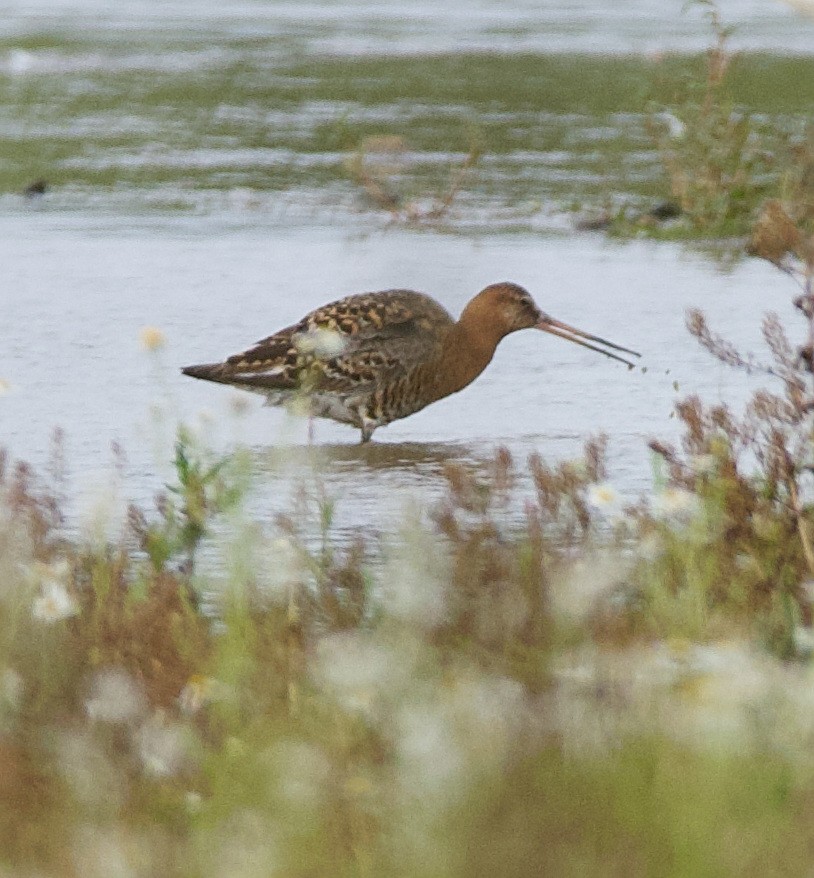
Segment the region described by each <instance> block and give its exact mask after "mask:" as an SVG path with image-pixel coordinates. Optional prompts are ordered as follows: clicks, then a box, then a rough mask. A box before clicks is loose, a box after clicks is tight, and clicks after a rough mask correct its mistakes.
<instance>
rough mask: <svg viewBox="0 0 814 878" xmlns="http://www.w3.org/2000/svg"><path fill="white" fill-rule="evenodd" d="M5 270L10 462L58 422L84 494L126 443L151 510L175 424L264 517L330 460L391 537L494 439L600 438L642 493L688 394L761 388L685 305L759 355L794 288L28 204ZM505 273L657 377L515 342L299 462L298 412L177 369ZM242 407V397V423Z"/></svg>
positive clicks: (555, 342) (561, 248)
mask: <svg viewBox="0 0 814 878" xmlns="http://www.w3.org/2000/svg"><path fill="white" fill-rule="evenodd" d="M0 261H2V264H3V265H4V266H6V281H7V286H6V289H7V290H8V291H9V298H8V307H9V311H8V313H9V314H10V315H12V317H11V319H7V320H4V321H3V322H2V324H0V375H2V376H3V377H4V378H5V379H6V380H8V381H9V382H10V383H11V385H12V390H11V392H10V393H8V394H7V395H6V396H4V397H3V398H2V400H0V405H2V412H3V417H2V422H1V423H2V442H3V444H4V445H7V446H9V447H10V448H11V449H12V450H13V452H14V453H15V454H16V455H18V456H24V457H27V458H31V459H33V460H34V461H35V462H42V461H44V460H45V458H46V457H47V452H48V447H49V434H50V431H51V428H52V427H54V426H60V427H62V428H63V429H64V430H65V432H66V436H67V452H68V462H69V467H70V470H71V472H72V473H73V474H74V479H75V482H76V483H78V484H80V485H82V484H85V483H88V482H90V483H93V481H94V480H97V481H98V480H99V478H100V476H99V474H100V473H101V472H103V471H104V470H105V469H107V468H109V467H110V462H111V460H112V456H111V453H110V450H109V449H110V443H111V441H116V442H118V443H119V444H120V445H121V446H122V447H123V448H124V450H125V452H126V455H127V466H126V469H127V472H128V478H127V480H126V490H127V492H128V493H129V496H131V497H133V498H134V499H138V500H145V499H147V498H148V497H149V496H150V494H151V493H152V491H153V490H154V489H155V488H156V487H157V486H158V485H159V484H160V482H161V479H162V478H164V477H166V476H168V472H167V470H166V468H165V467H160V466H159V462H160V461H161V460H166V459H168V457H169V454H170V448H171V438H172V433H173V426H172V425H173V423H174V420H175V418H176V417H181V418H182V419H183V420H185V421H187V422H188V423H190V424H192V425H193V426H195V427H196V428H197V429H198V430H200V431H201V433H202V434H203V435H204V436H205V437H206V439H207V441H211V442H214V443H215V444H216V446H217V447H228V446H230V445H233V444H234V443H236V442H240V443H242V444H246V445H248V446H249V448H250V449H251V450H252V454H253V457H254V459H255V461H256V464H257V469H258V471H259V472H260V474H261V477H260V478H259V479H258V485H257V490H258V496H259V497H260V498H261V499H260V500H259V501H258V502H259V503H260V505H261V506H263V505H264V501H265V506H266V507H267V508H268V509H269V510H271V509H277V510H279V509H280V508H284V507H285V505H286V503H287V502H288V500H289V498H290V484H289V477H290V475H291V473H292V472H298V473H300V474H303V473H306V474H307V473H310V472H312V471H313V470H317V469H318V470H319V471H320V472H321V473H322V474H323V478H324V480H325V483H326V487H327V488H328V490H329V493H330V494H332V495H333V496H335V497H337V498H339V499H340V501H341V502H340V519H339V520H340V524H341V526H343V527H344V526H347V525H348V524H349V523H351V522H353V523H356V524H362V525H366V524H367V525H370V526H374V525H375V526H378V525H379V524H381V522H382V518H381V516H382V514H386V515H391V514H395V509H396V508H397V507H398V506H400V504H401V503H402V502H403V501H404V498H405V493H412V492H413V491H418V492H419V493H422V492H424V493H425V494H426V493H429V494H430V495H434V494H435V493H436V492H437V490H438V486H439V474H440V471H441V469H442V466H443V463H444V461H445V460H447V459H469V460H482V459H484V458H485V457H488V455H489V454H490V452H491V450H492V449H494V448H495V447H496V446H497V445H501V444H503V445H506V446H508V447H509V448H510V449H511V450H512V452H513V453H515V455H516V456H517V458H518V459H519V460H521V461H522V460H523V459H525V457H526V456H527V455H528V454H529V453H530V452H532V451H538V452H540V453H541V454H543V455H544V456H546V457H550V458H560V457H563V456H570V455H574V454H576V453H578V451H579V449H580V447H581V444H582V441H583V439H584V438H585V437H586V436H587V435H588V434H590V433H595V432H599V431H603V432H605V433H607V434H608V435H609V437H610V440H611V444H610V460H611V470H612V472H611V475H612V480H613V481H614V482H615V483H617V484H618V485H619V486H620V488H621V489H622V490H623V491H624V492H625V493H626V494H628V495H631V496H635V495H636V493H637V492H639V491H642V490H644V489H646V488H647V486H648V484H649V480H650V470H649V466H648V457H647V451H646V448H645V443H646V440H647V439H648V438H650V437H652V436H658V437H662V438H667V439H670V438H673V436H674V433H675V422H674V421H673V420H672V419H671V410H672V406H673V403H674V401H675V399H676V398H677V396H678V395H683V394H686V393H690V392H699V393H702V394H703V395H704V396H705V397H706V398H707V399H716V398H719V397H721V396H725V397H726V398H727V399H732V397H733V396H734V397H735V398H738V397H741V398H742V397H743V394H744V393H745V391H746V388H747V379H745V378H744V377H743V376H740V375H736V374H731V373H730V372H729V371H728V370H726V369H725V368H723V367H721V366H719V365H718V364H716V363H715V362H714V361H712V360H711V359H710V358H709V357H708V355H706V354H705V353H704V352H703V351H701V350H700V349H699V348H698V346H697V345H696V343H695V342H694V341H693V340H692V339H691V338H690V337H689V336H688V334H687V332H686V330H685V329H684V311H685V308H687V307H688V306H691V305H698V304H700V305H703V307H704V309H705V310H706V312H707V313H708V315H709V318H710V322H711V324H712V325H713V326H715V327H718V328H720V329H721V330H725V332H726V334H727V335H728V336H729V337H730V338H732V339H733V340H734V341H735V342H736V343H744V344H746V345H747V346H751V347H757V346H758V345H759V337H758V315H759V314H760V313H761V312H762V311H763V310H764V308H766V307H774V308H776V309H779V310H780V311H781V313H782V312H783V307H784V305H785V299H786V293H787V292H788V291H786V290H784V289H783V282H782V279H778V277H775V276H774V275H773V273H772V270H771V269H770V268H768V267H764V266H763V265H762V264H758V263H755V262H750V263H745V264H743V265H741V266H739V267H737V268H736V269H734V270H733V271H732V272H731V273H721V272H720V271H719V270H718V269H716V268H715V267H714V266H713V265H712V264H710V263H709V262H708V261H707V260H705V259H704V258H702V257H700V256H692V255H688V254H687V253H686V252H682V251H681V250H680V249H678V248H677V247H674V246H672V245H664V244H646V243H632V244H628V245H618V244H608V243H606V242H605V241H604V240H603V239H602V238H601V237H599V236H593V235H583V236H574V235H561V236H549V237H538V238H535V239H531V238H530V237H529V236H527V235H517V236H511V235H505V234H502V235H496V236H492V237H489V236H481V237H479V238H477V239H476V240H472V239H469V238H465V237H461V236H441V235H434V234H422V233H418V232H410V231H404V230H391V231H389V232H386V233H381V232H380V233H375V234H369V235H365V236H362V235H354V234H352V233H350V232H348V231H345V230H343V229H320V230H314V229H308V228H293V229H289V230H285V229H282V228H280V227H279V226H277V225H265V226H264V225H263V224H261V223H258V222H257V221H256V220H255V219H252V218H249V219H247V220H246V221H245V222H244V223H243V224H236V223H226V222H224V221H223V220H222V219H212V218H179V217H175V218H172V219H168V218H149V217H144V218H141V219H140V220H135V219H133V218H131V217H127V218H119V219H112V218H105V220H104V221H101V220H97V219H94V218H93V217H90V216H88V215H86V214H83V215H79V216H76V215H73V216H72V215H66V214H65V213H59V214H55V215H54V214H49V213H48V212H43V211H37V210H29V211H21V212H19V213H17V214H16V215H6V216H5V217H0ZM502 279H512V280H515V281H517V282H520V283H522V284H524V285H526V286H527V287H528V289H529V290H531V291H533V293H534V294H535V296H536V297H537V299H538V301H539V302H540V303H541V304H542V306H543V307H544V308H545V309H546V310H548V311H549V312H550V313H552V314H553V315H555V316H558V317H560V318H561V319H563V320H566V321H567V322H570V323H573V324H575V325H577V326H580V327H584V328H586V329H587V330H589V331H593V332H595V333H598V334H601V335H604V336H605V337H607V338H610V339H613V340H616V341H618V342H619V343H621V344H624V345H628V346H631V347H635V348H638V349H639V350H641V352H642V353H643V355H644V356H643V361H642V362H643V364H645V365H646V368H647V371H646V372H643V371H641V370H635V371H628V370H627V369H626V368H625V367H624V366H622V365H620V364H616V363H613V362H612V361H609V360H606V359H605V358H603V357H601V356H598V355H596V354H593V353H592V352H590V351H585V350H583V349H581V348H579V347H577V346H574V345H569V344H568V343H567V342H565V341H561V340H559V339H554V338H552V337H550V336H545V335H542V334H540V333H535V332H531V331H529V332H523V333H517V334H515V335H513V336H511V337H509V338H508V339H506V340H505V341H504V342H503V343H502V344H501V346H500V348H499V349H498V352H497V355H496V356H495V359H494V361H493V363H492V364H491V365H490V367H489V368H488V370H487V371H486V372H485V373H484V374H483V375H482V376H481V377H480V378H479V379H478V380H477V381H476V382H475V383H474V384H473V385H472V386H470V387H469V388H467V389H466V390H464V391H463V392H462V393H460V394H458V395H456V396H454V397H451V398H449V399H447V400H443V401H441V402H439V403H437V404H435V405H433V406H430V407H428V408H427V409H425V410H424V411H422V412H420V413H418V414H416V415H414V416H412V417H410V418H408V419H405V420H404V421H400V422H397V423H395V424H392V425H390V426H388V427H386V428H383V429H381V430H379V431H377V433H376V436H375V441H376V444H374V445H372V446H370V447H360V446H358V445H357V444H356V443H357V442H358V435H357V432H356V431H354V430H351V429H350V428H346V427H343V426H340V425H335V424H332V423H330V422H326V421H319V422H317V425H316V443H317V447H316V448H314V449H310V450H309V449H307V448H306V449H305V452H304V454H303V455H301V456H299V457H296V458H293V459H292V458H291V457H289V458H287V459H286V458H283V459H279V458H278V457H277V456H276V455H275V452H274V449H276V448H278V447H280V446H289V447H300V448H302V447H303V446H306V445H307V429H306V425H305V424H304V423H303V422H302V421H300V420H298V419H296V418H293V417H291V416H289V415H287V414H286V413H284V412H282V411H280V410H277V409H270V408H268V407H264V406H263V405H262V402H261V400H260V399H259V398H258V397H255V396H251V395H249V394H241V393H240V392H238V391H233V390H231V389H230V388H224V387H221V386H216V385H211V384H207V383H206V382H199V381H194V380H191V379H189V378H186V377H184V376H182V375H181V374H180V372H179V371H178V369H179V367H180V366H181V365H185V364H188V363H193V362H206V361H210V360H213V359H218V358H220V357H222V356H225V355H227V354H230V353H234V352H236V351H238V350H241V349H242V348H243V347H244V346H246V345H248V344H249V343H251V342H253V341H254V340H256V339H258V338H260V337H262V336H264V335H265V334H268V333H269V332H270V331H272V330H274V329H275V328H278V327H281V326H284V325H288V324H289V323H291V322H292V321H294V320H296V319H297V318H298V317H299V316H301V315H302V313H304V312H305V311H307V310H309V309H310V308H312V307H315V306H317V305H319V304H321V303H323V302H325V301H327V300H330V299H332V298H335V297H338V296H340V295H343V294H345V293H349V292H353V291H365V290H375V289H382V288H388V287H392V286H396V285H399V286H407V287H413V288H415V289H418V290H423V291H425V292H429V293H432V294H433V295H435V296H436V297H437V298H439V299H440V300H441V301H442V302H443V303H444V304H445V305H446V306H447V307H448V308H449V309H450V310H451V311H452V312H453V313H457V312H458V311H459V310H460V309H461V308H462V306H463V305H464V304H465V302H466V301H467V300H468V298H469V297H470V296H471V295H472V294H473V293H474V292H476V291H477V290H478V289H480V288H481V287H483V286H484V285H485V284H487V283H489V282H492V281H496V280H502ZM767 290H771V291H773V292H771V293H767ZM774 291H776V292H774ZM148 325H149V326H156V327H160V328H161V330H162V331H163V332H164V333H165V334H166V337H167V340H168V344H167V347H166V348H165V349H164V350H162V351H161V352H159V353H158V354H149V353H147V352H145V351H144V350H143V349H142V348H141V347H140V344H139V332H140V330H141V328H143V327H144V326H148ZM676 386H678V388H679V391H680V394H677V392H676V389H675V387H676ZM238 398H242V399H244V400H245V401H246V402H247V407H246V411H245V412H244V413H242V414H235V400H236V399H238ZM402 489H404V490H402ZM382 504H383V506H384V507H385V508H386V509H387V510H388V511H387V512H386V513H383V512H382Z"/></svg>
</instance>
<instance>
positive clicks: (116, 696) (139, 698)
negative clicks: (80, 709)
mask: <svg viewBox="0 0 814 878" xmlns="http://www.w3.org/2000/svg"><path fill="white" fill-rule="evenodd" d="M145 706H146V702H145V698H144V694H143V693H142V691H141V687H140V686H138V684H137V683H136V681H135V680H134V679H133V678H132V677H131V676H130V675H129V674H128V673H127V672H126V671H123V670H121V669H120V668H109V669H107V670H104V671H100V672H99V673H98V674H97V675H96V676H95V678H94V680H93V684H92V686H91V694H90V697H89V698H88V700H87V701H86V702H85V711H86V712H87V714H88V716H89V717H90V719H92V720H98V721H99V722H106V723H127V722H130V721H131V720H134V719H137V718H138V717H139V716H140V715H141V714H142V713H143V712H144V709H145Z"/></svg>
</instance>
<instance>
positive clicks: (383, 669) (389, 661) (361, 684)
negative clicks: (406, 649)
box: [315, 633, 409, 713]
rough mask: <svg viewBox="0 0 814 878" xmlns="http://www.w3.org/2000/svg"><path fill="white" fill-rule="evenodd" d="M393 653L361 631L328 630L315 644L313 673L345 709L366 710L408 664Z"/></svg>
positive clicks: (399, 677)
mask: <svg viewBox="0 0 814 878" xmlns="http://www.w3.org/2000/svg"><path fill="white" fill-rule="evenodd" d="M405 661H408V660H406V658H405V656H403V655H397V654H396V653H395V652H394V651H393V650H392V649H388V648H386V647H385V646H383V645H382V644H380V643H377V642H376V641H375V640H373V639H372V638H371V637H369V636H365V635H362V634H351V633H343V634H332V635H329V636H328V637H323V638H322V639H321V640H320V641H319V644H318V645H317V661H316V668H315V670H316V675H317V677H318V678H319V680H320V682H321V683H322V684H323V686H325V688H326V689H328V690H330V691H331V692H332V694H333V695H334V696H335V697H336V698H337V699H338V700H339V701H340V703H342V704H343V705H344V707H346V708H347V709H348V710H357V711H360V712H365V713H369V712H371V711H372V710H373V709H374V708H375V705H376V703H377V702H378V701H379V700H380V698H381V696H382V694H383V693H385V692H390V691H392V690H393V689H394V688H398V687H399V686H400V685H401V684H402V683H403V682H404V677H405V674H408V673H409V668H407V667H406V666H405Z"/></svg>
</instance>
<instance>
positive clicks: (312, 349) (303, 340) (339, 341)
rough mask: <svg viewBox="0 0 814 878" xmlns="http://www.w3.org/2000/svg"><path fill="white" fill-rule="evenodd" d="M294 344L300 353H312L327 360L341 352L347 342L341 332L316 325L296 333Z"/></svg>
mask: <svg viewBox="0 0 814 878" xmlns="http://www.w3.org/2000/svg"><path fill="white" fill-rule="evenodd" d="M294 344H295V345H296V347H297V350H298V351H299V352H300V353H301V354H313V355H314V356H315V357H321V358H323V359H326V360H329V359H331V358H332V357H338V356H339V355H340V354H341V353H343V352H344V351H345V348H346V347H347V344H348V343H347V339H346V338H345V337H344V335H342V333H341V332H337V331H336V330H335V329H326V328H324V327H322V326H318V327H316V328H315V329H311V330H309V331H308V332H303V333H300V334H299V335H297V336H296V337H295V339H294Z"/></svg>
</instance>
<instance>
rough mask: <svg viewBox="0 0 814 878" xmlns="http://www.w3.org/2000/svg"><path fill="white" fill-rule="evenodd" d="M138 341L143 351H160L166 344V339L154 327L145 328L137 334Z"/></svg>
mask: <svg viewBox="0 0 814 878" xmlns="http://www.w3.org/2000/svg"><path fill="white" fill-rule="evenodd" d="M139 341H140V342H141V346H142V347H143V348H144V350H145V351H150V352H151V353H152V352H154V351H160V350H161V348H163V347H164V346H165V345H166V344H167V337H166V336H165V335H164V333H163V332H162V331H161V330H160V329H158V328H157V327H155V326H145V327H144V328H143V329H142V330H141V332H140V333H139Z"/></svg>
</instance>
